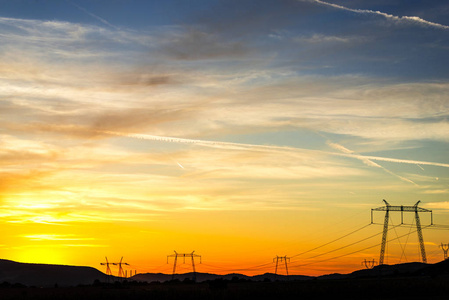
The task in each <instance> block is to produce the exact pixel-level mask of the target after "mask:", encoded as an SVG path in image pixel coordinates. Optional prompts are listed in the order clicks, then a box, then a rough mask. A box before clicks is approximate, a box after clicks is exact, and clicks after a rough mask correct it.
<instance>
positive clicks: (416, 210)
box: [371, 199, 433, 265]
mask: <svg viewBox="0 0 449 300" xmlns="http://www.w3.org/2000/svg"><path fill="white" fill-rule="evenodd" d="M383 201H384V202H385V206H382V207H378V208H372V209H371V224H372V223H373V211H385V219H384V227H383V233H382V244H381V247H380V257H379V265H383V264H384V256H385V246H386V244H387V233H388V221H389V219H390V212H392V211H400V212H401V224H404V212H414V213H415V222H416V231H417V233H418V240H419V248H420V251H421V258H422V262H423V263H427V258H426V249H425V248H424V239H423V235H422V229H421V221H420V219H419V214H418V213H420V212H430V218H431V225H433V217H432V211H431V210H428V209H425V208H422V207H418V204H419V202H421V201H418V202H416V203H415V205H413V206H404V205H398V206H393V205H390V204H389V203H388V202H387V201H386V200H385V199H384V200H383Z"/></svg>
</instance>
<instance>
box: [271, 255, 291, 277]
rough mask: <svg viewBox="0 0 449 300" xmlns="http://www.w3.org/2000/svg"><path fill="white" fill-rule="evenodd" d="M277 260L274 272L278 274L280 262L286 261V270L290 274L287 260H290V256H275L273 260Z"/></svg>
mask: <svg viewBox="0 0 449 300" xmlns="http://www.w3.org/2000/svg"><path fill="white" fill-rule="evenodd" d="M274 261H276V269H275V270H274V274H276V275H277V273H278V265H279V262H281V263H282V262H284V263H285V272H286V273H287V276H288V266H287V261H290V257H287V255H285V256H277V255H276V257H275V258H273V262H274Z"/></svg>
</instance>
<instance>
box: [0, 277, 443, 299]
mask: <svg viewBox="0 0 449 300" xmlns="http://www.w3.org/2000/svg"><path fill="white" fill-rule="evenodd" d="M448 294H449V277H447V276H439V277H437V278H431V277H413V278H410V277H407V278H402V277H399V278H398V277H391V278H374V279H373V278H370V279H350V280H348V279H343V280H305V281H283V282H280V281H279V282H268V281H265V282H254V281H243V280H229V281H226V280H214V281H208V282H202V283H194V282H189V281H186V282H180V281H176V282H166V283H159V282H153V283H149V284H147V283H138V282H123V283H118V282H116V283H114V284H103V283H99V282H97V283H95V284H93V285H89V286H86V285H85V286H78V287H64V288H61V287H52V288H38V287H23V286H17V285H16V286H12V285H7V284H3V285H2V286H1V287H0V299H5V300H9V299H11V300H12V299H35V300H39V299H61V300H62V299H64V300H71V299H73V300H75V299H76V300H78V299H87V300H88V299H96V300H101V299H135V300H139V299H152V300H157V299H161V300H162V299H169V300H171V299H183V300H189V299H330V298H338V299H372V300H377V299H404V300H405V299H447V295H448Z"/></svg>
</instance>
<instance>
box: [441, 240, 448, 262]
mask: <svg viewBox="0 0 449 300" xmlns="http://www.w3.org/2000/svg"><path fill="white" fill-rule="evenodd" d="M440 248H441V249H443V253H444V260H446V259H447V251H448V250H449V244H443V243H441V245H440Z"/></svg>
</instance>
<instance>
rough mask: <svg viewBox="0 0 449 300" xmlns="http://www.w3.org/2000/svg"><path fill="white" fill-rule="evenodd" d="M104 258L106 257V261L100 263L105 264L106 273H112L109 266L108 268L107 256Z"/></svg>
mask: <svg viewBox="0 0 449 300" xmlns="http://www.w3.org/2000/svg"><path fill="white" fill-rule="evenodd" d="M105 258H106V262H105V263H100V265H102V266H106V275H112V272H111V268H109V264H110V262H109V261H108V258H107V257H106V256H105Z"/></svg>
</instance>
